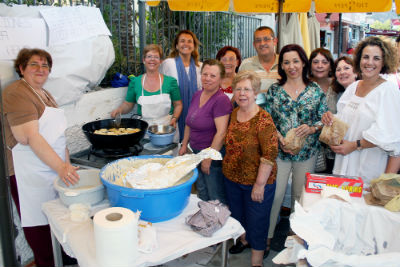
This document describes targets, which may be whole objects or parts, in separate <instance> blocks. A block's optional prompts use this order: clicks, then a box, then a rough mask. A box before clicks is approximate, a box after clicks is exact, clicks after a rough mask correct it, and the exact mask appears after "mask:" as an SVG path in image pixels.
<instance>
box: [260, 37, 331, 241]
mask: <svg viewBox="0 0 400 267" xmlns="http://www.w3.org/2000/svg"><path fill="white" fill-rule="evenodd" d="M308 69H309V62H308V58H307V55H306V53H305V52H304V49H303V48H301V47H300V46H299V45H295V44H290V45H286V46H284V47H283V48H282V50H281V52H280V54H279V65H278V72H279V75H280V76H281V79H280V80H279V82H278V83H274V84H273V85H271V87H270V88H269V89H268V92H267V94H266V99H267V102H266V105H265V108H266V110H267V111H268V112H269V113H270V114H271V116H272V119H273V120H274V123H275V125H276V128H277V130H278V140H279V155H278V158H277V164H278V173H277V178H276V191H275V198H274V203H273V205H272V210H271V220H270V226H269V232H268V240H269V243H270V241H271V239H272V237H273V235H274V231H275V226H276V223H277V219H278V214H279V211H280V209H281V205H282V201H283V197H284V195H285V190H286V186H287V183H288V179H289V175H290V173H291V172H292V199H291V207H292V210H293V207H294V202H295V200H296V201H299V199H300V195H301V192H302V190H303V188H304V182H305V174H306V172H313V171H314V167H315V160H316V155H317V152H318V150H319V149H320V142H319V141H318V137H319V131H320V130H321V128H322V123H321V117H322V114H324V113H325V112H326V111H327V110H328V108H327V104H326V98H325V94H324V93H323V91H322V89H321V88H320V87H319V85H318V84H317V83H315V82H312V81H310V80H309V79H308V77H307V73H308ZM290 129H295V133H296V136H298V137H300V138H305V144H304V146H303V147H302V148H301V150H300V151H299V153H297V154H294V153H293V152H292V151H291V150H289V149H287V148H286V147H285V145H286V143H285V139H284V137H285V136H286V133H287V132H288V131H289V130H290ZM267 249H269V247H267Z"/></svg>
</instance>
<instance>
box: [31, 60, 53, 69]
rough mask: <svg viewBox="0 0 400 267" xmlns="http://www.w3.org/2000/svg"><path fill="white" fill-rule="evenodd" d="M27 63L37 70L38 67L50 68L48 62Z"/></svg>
mask: <svg viewBox="0 0 400 267" xmlns="http://www.w3.org/2000/svg"><path fill="white" fill-rule="evenodd" d="M27 65H28V66H30V67H31V68H33V69H35V70H39V69H40V68H42V69H44V70H49V69H50V66H49V65H48V64H42V65H40V64H39V63H36V62H32V63H28V64H27Z"/></svg>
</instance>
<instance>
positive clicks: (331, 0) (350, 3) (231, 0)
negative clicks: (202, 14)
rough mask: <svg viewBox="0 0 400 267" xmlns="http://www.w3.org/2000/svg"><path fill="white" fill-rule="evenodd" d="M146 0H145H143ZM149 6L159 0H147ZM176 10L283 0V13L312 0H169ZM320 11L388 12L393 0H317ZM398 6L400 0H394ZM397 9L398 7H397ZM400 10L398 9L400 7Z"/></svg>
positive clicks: (242, 7)
mask: <svg viewBox="0 0 400 267" xmlns="http://www.w3.org/2000/svg"><path fill="white" fill-rule="evenodd" d="M142 1H143V0H142ZM144 1H145V2H146V3H147V4H148V5H149V6H156V5H158V4H159V3H160V1H147V0H144ZM167 1H168V5H169V8H170V9H171V10H174V11H229V10H233V11H235V12H239V13H278V12H279V2H280V1H282V2H283V7H282V12H283V13H295V12H308V11H309V10H310V6H311V2H312V0H190V1H187V0H167ZM314 2H315V10H316V12H317V13H362V12H386V11H389V10H390V9H391V8H392V0H380V1H377V0H314ZM395 3H396V7H397V6H400V0H395ZM396 10H397V9H396ZM397 13H399V11H397Z"/></svg>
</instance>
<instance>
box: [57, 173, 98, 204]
mask: <svg viewBox="0 0 400 267" xmlns="http://www.w3.org/2000/svg"><path fill="white" fill-rule="evenodd" d="M99 172H100V171H99V170H98V169H87V170H77V173H78V174H79V177H80V179H79V181H78V183H76V184H74V185H70V186H67V185H66V184H64V182H63V181H62V180H61V179H60V178H57V179H55V180H54V189H56V191H58V194H59V195H60V199H61V202H63V203H64V204H65V205H66V206H69V205H71V204H74V203H84V204H89V205H92V204H96V203H98V202H100V201H102V200H103V199H104V186H103V184H102V183H101V181H100V177H99Z"/></svg>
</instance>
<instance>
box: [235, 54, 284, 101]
mask: <svg viewBox="0 0 400 267" xmlns="http://www.w3.org/2000/svg"><path fill="white" fill-rule="evenodd" d="M278 60H279V55H276V56H275V62H274V64H273V65H272V67H271V69H270V71H266V70H265V69H264V67H263V66H262V65H261V63H260V60H259V58H258V56H254V57H250V58H246V59H245V60H243V62H242V64H240V67H239V71H242V70H252V71H255V72H256V73H257V74H258V76H259V77H260V79H261V88H260V91H261V93H265V92H266V91H267V90H268V88H269V87H270V86H271V84H273V83H275V82H277V81H278V79H280V76H279V74H278Z"/></svg>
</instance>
